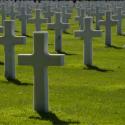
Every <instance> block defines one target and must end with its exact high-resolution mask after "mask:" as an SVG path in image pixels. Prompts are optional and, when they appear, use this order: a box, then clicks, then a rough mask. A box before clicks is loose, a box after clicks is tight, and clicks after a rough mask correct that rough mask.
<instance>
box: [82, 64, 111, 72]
mask: <svg viewBox="0 0 125 125" xmlns="http://www.w3.org/2000/svg"><path fill="white" fill-rule="evenodd" d="M84 69H85V70H96V71H99V72H109V71H111V72H113V70H108V69H103V68H99V67H97V66H94V65H87V66H86V67H85V68H84Z"/></svg>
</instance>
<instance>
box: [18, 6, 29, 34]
mask: <svg viewBox="0 0 125 125" xmlns="http://www.w3.org/2000/svg"><path fill="white" fill-rule="evenodd" d="M29 17H31V15H29V14H27V13H26V9H25V7H21V13H20V14H19V15H18V16H17V18H19V20H20V21H21V30H22V31H21V32H22V35H26V27H27V20H28V18H29Z"/></svg>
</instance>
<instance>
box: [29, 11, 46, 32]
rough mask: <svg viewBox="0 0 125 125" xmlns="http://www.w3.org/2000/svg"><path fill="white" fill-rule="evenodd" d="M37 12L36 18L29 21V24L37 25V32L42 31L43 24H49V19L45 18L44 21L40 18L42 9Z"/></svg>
mask: <svg viewBox="0 0 125 125" xmlns="http://www.w3.org/2000/svg"><path fill="white" fill-rule="evenodd" d="M35 11H36V18H34V19H29V20H28V22H29V23H35V26H36V31H40V30H41V24H42V23H47V21H48V19H47V18H43V19H41V18H40V14H41V13H40V12H41V10H40V9H36V10H35Z"/></svg>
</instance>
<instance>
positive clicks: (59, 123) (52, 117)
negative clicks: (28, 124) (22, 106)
mask: <svg viewBox="0 0 125 125" xmlns="http://www.w3.org/2000/svg"><path fill="white" fill-rule="evenodd" d="M39 115H40V116H39V117H36V116H30V117H29V118H30V119H35V120H47V121H51V122H52V125H70V124H80V122H79V121H71V120H68V121H64V120H61V119H59V118H58V117H57V116H56V114H54V113H52V112H49V113H39Z"/></svg>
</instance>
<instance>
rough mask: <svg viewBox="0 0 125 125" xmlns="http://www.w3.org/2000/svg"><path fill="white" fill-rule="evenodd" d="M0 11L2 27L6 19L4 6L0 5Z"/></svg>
mask: <svg viewBox="0 0 125 125" xmlns="http://www.w3.org/2000/svg"><path fill="white" fill-rule="evenodd" d="M1 11H2V26H3V25H4V20H5V19H6V10H5V5H4V4H2V5H1Z"/></svg>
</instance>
